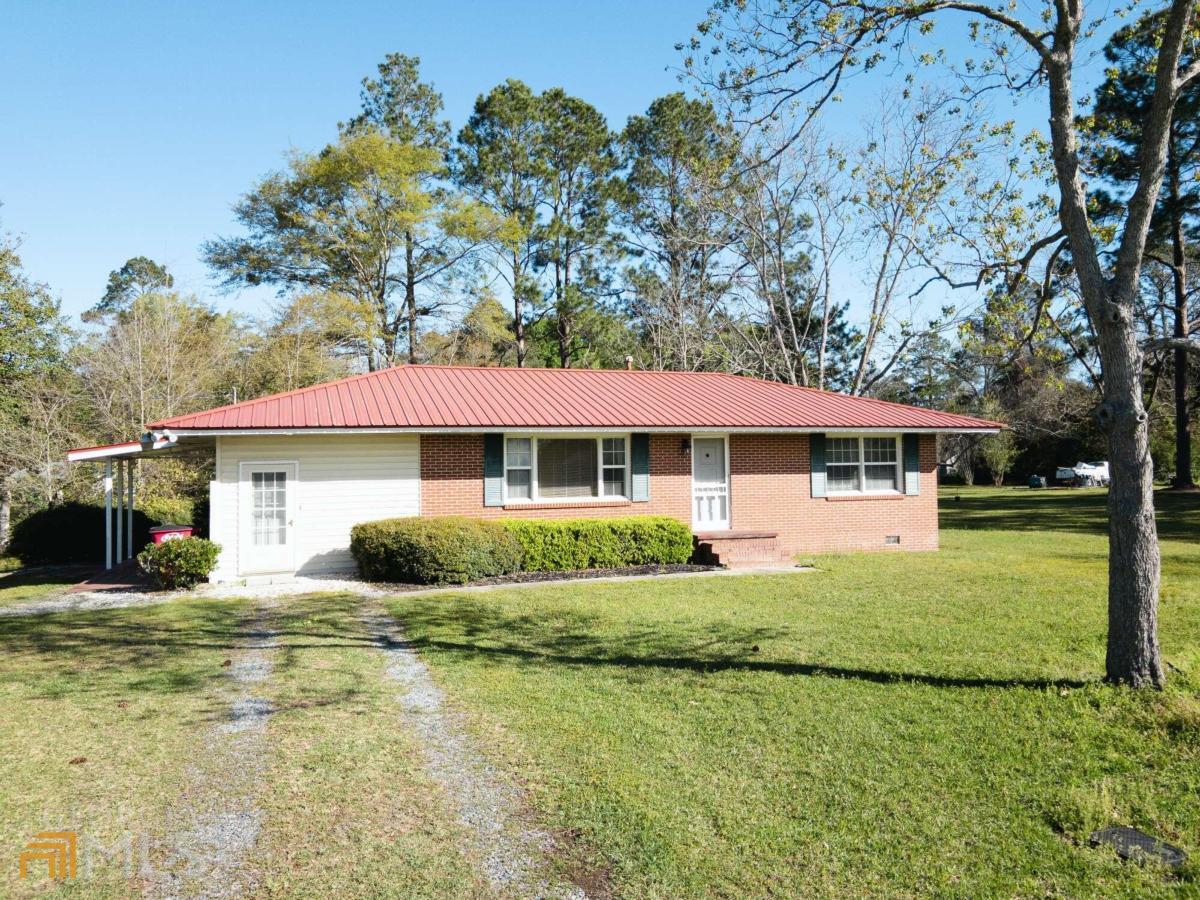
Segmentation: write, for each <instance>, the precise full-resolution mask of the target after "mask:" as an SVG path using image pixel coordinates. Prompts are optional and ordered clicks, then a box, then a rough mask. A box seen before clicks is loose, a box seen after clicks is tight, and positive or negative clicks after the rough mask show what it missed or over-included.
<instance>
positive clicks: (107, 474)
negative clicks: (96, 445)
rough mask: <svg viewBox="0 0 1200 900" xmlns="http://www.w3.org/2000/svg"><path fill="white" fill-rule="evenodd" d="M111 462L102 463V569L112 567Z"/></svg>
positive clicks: (109, 460)
mask: <svg viewBox="0 0 1200 900" xmlns="http://www.w3.org/2000/svg"><path fill="white" fill-rule="evenodd" d="M112 493H113V476H112V460H111V459H108V460H105V461H104V568H105V569H111V568H112V567H113V560H112V551H113V546H112V499H113V495H112Z"/></svg>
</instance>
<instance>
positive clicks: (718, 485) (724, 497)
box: [692, 437, 729, 531]
mask: <svg viewBox="0 0 1200 900" xmlns="http://www.w3.org/2000/svg"><path fill="white" fill-rule="evenodd" d="M692 526H693V527H694V528H696V529H697V530H704V531H720V530H723V529H727V528H729V466H728V459H727V455H726V453H725V438H723V437H698V438H694V439H693V440H692Z"/></svg>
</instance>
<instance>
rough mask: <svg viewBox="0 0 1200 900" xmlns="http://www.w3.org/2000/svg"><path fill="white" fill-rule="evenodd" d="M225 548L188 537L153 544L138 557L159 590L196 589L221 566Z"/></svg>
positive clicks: (143, 569) (144, 570) (202, 539)
mask: <svg viewBox="0 0 1200 900" xmlns="http://www.w3.org/2000/svg"><path fill="white" fill-rule="evenodd" d="M220 552H221V545H220V544H214V543H213V542H212V541H207V540H205V539H204V538H198V537H188V538H178V539H176V540H173V541H163V542H162V543H161V544H151V545H150V546H149V547H147V548H146V549H145V550H143V551H142V552H141V553H139V554H138V558H137V561H138V565H140V566H141V567H142V571H143V572H145V573H146V574H147V575H149V576H150V577H151V578H153V579H154V581H155V583H156V584H158V586H159V587H164V588H167V589H168V590H173V589H176V588H185V589H186V588H194V587H195V586H196V585H198V584H199V583H200V582H202V581H204V580H205V579H207V578H208V576H209V574H210V573H211V572H212V570H213V567H215V566H216V564H217V555H218V554H219V553H220Z"/></svg>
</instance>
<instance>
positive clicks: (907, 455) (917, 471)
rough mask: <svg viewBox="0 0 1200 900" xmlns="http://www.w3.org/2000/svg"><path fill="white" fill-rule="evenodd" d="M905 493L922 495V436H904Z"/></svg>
mask: <svg viewBox="0 0 1200 900" xmlns="http://www.w3.org/2000/svg"><path fill="white" fill-rule="evenodd" d="M904 493H906V494H913V495H916V494H919V493H921V436H920V435H919V434H906V435H905V436H904Z"/></svg>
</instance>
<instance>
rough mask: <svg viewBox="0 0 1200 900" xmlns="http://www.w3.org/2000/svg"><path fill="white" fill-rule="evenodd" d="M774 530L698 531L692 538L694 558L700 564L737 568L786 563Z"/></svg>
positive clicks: (784, 554) (786, 557) (786, 558)
mask: <svg viewBox="0 0 1200 900" xmlns="http://www.w3.org/2000/svg"><path fill="white" fill-rule="evenodd" d="M778 537H779V536H778V534H776V533H775V532H773V531H700V532H696V533H695V534H694V535H693V537H692V539H693V542H694V544H695V551H694V554H693V557H692V558H693V559H694V560H695V561H696V562H697V563H700V564H701V565H707V566H724V567H726V568H730V569H736V568H739V567H742V566H757V565H762V564H763V563H777V562H787V560H788V558H789V556H788V554H787V553H785V552H784V551H783V550H781V549H780V547H779V541H778Z"/></svg>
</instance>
